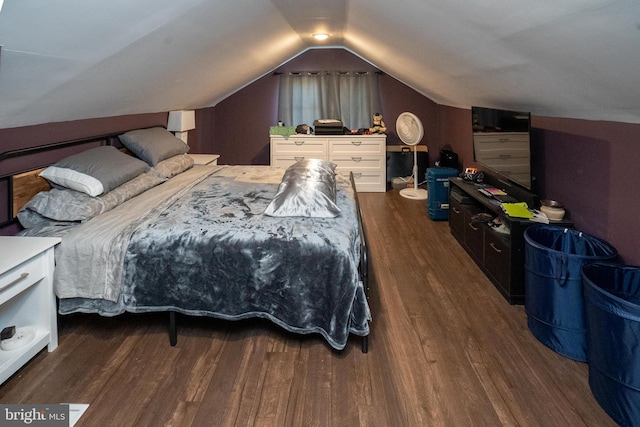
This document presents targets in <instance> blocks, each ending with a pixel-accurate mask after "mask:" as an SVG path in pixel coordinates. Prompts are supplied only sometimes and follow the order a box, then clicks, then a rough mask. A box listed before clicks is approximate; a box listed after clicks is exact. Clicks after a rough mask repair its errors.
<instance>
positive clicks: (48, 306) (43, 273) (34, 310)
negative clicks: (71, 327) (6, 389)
mask: <svg viewBox="0 0 640 427" xmlns="http://www.w3.org/2000/svg"><path fill="white" fill-rule="evenodd" d="M58 243H60V239H59V238H54V237H13V236H12V237H6V236H5V237H1V236H0V330H2V329H3V328H5V327H7V326H15V327H16V329H19V328H21V327H30V328H33V330H34V331H35V337H34V338H33V339H32V340H31V341H29V342H28V344H26V345H24V346H22V347H20V348H16V349H15V350H10V351H7V350H2V349H0V384H1V383H3V382H5V381H6V380H7V378H9V377H10V376H11V375H13V374H14V373H15V372H16V371H17V370H18V369H20V367H22V365H24V364H25V363H27V362H28V361H29V360H30V359H31V358H32V357H33V356H35V355H36V354H37V353H38V352H39V351H40V350H42V349H43V348H44V347H46V346H48V347H49V351H53V350H55V348H56V347H57V346H58V321H57V315H56V298H55V295H54V293H53V268H54V257H53V248H54V246H55V245H56V244H58Z"/></svg>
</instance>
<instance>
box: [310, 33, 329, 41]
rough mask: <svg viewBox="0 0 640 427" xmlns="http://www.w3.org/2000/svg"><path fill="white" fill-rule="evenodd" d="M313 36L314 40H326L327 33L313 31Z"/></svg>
mask: <svg viewBox="0 0 640 427" xmlns="http://www.w3.org/2000/svg"><path fill="white" fill-rule="evenodd" d="M313 38H314V39H316V40H326V39H328V38H329V34H327V33H315V34H314V35H313Z"/></svg>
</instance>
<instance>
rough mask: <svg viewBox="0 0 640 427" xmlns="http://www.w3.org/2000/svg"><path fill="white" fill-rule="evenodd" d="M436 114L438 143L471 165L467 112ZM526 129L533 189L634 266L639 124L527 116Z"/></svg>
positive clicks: (639, 202) (638, 260)
mask: <svg viewBox="0 0 640 427" xmlns="http://www.w3.org/2000/svg"><path fill="white" fill-rule="evenodd" d="M438 116H439V120H438V126H439V132H438V140H439V141H440V142H441V145H450V146H451V148H452V149H453V151H455V152H456V153H458V155H459V157H460V160H461V163H462V166H463V167H467V166H477V165H476V164H475V163H474V162H473V150H472V142H471V141H472V140H471V111H470V110H466V109H459V108H452V107H444V106H439V107H438ZM532 128H533V130H532V139H531V146H532V155H533V156H532V173H533V175H534V176H535V177H536V183H535V192H536V193H537V194H538V195H539V196H540V198H542V199H545V198H548V199H555V200H560V201H562V202H563V203H564V205H565V207H566V210H567V215H568V217H569V218H570V219H571V220H572V221H573V222H574V223H575V226H576V228H577V229H579V230H581V231H584V232H586V233H589V234H591V235H594V236H596V237H599V238H601V239H604V240H606V241H607V242H609V243H611V244H612V245H613V246H615V248H616V249H617V250H618V252H619V253H620V255H621V256H622V257H623V259H624V261H625V262H626V263H628V264H632V265H639V266H640V252H639V251H638V248H639V244H640V221H638V212H640V191H638V190H637V188H636V187H635V185H637V184H636V183H635V182H634V181H633V178H634V175H633V171H634V170H635V167H637V166H638V165H639V164H640V146H639V145H638V141H640V125H637V124H628V123H616V122H603V121H588V120H575V119H563V118H550V117H538V116H533V117H532ZM430 150H431V152H432V153H434V148H433V147H430ZM432 157H433V154H432ZM630 172H631V173H630Z"/></svg>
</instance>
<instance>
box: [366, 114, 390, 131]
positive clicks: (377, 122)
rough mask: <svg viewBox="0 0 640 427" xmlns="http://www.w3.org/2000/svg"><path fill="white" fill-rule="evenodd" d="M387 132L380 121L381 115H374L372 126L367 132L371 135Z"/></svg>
mask: <svg viewBox="0 0 640 427" xmlns="http://www.w3.org/2000/svg"><path fill="white" fill-rule="evenodd" d="M386 131H387V127H386V126H385V125H384V122H383V121H382V114H380V113H375V114H374V115H373V126H372V127H370V128H369V132H371V133H385V132H386Z"/></svg>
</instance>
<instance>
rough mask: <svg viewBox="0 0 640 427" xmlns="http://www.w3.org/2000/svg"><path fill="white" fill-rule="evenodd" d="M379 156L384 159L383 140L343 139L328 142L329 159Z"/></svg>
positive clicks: (384, 148)
mask: <svg viewBox="0 0 640 427" xmlns="http://www.w3.org/2000/svg"><path fill="white" fill-rule="evenodd" d="M352 155H353V156H362V157H364V156H369V157H371V156H380V157H383V158H386V143H385V140H384V139H374V140H371V139H367V138H366V137H365V138H345V139H340V140H331V141H330V142H329V158H334V157H345V156H352Z"/></svg>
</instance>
